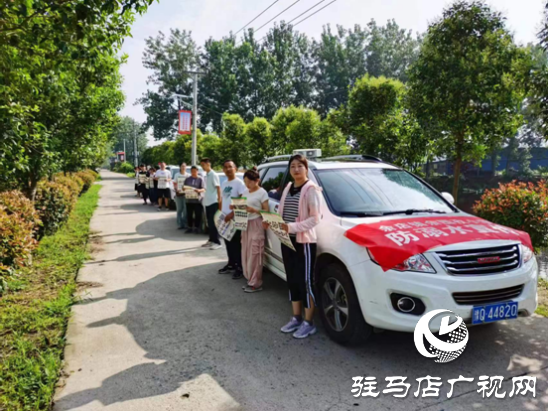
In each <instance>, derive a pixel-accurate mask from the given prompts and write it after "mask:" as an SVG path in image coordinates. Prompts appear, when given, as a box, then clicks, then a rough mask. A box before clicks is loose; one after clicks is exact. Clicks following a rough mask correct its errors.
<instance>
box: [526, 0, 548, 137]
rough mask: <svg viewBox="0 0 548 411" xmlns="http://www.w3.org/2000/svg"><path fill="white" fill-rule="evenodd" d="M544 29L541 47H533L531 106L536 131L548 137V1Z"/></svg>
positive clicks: (539, 37) (539, 36)
mask: <svg viewBox="0 0 548 411" xmlns="http://www.w3.org/2000/svg"><path fill="white" fill-rule="evenodd" d="M543 17H544V18H543V22H542V29H541V31H540V32H539V34H538V39H539V47H535V48H534V49H533V60H534V65H533V71H532V74H531V86H532V90H531V100H530V103H531V107H532V112H534V113H535V115H534V118H535V121H534V123H535V128H536V131H537V132H538V133H539V134H540V135H542V136H543V137H544V138H545V139H548V56H547V51H548V2H546V6H545V9H544V16H543Z"/></svg>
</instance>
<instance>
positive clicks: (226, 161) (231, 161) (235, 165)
mask: <svg viewBox="0 0 548 411" xmlns="http://www.w3.org/2000/svg"><path fill="white" fill-rule="evenodd" d="M226 163H233V164H234V167H236V168H238V165H237V164H236V162H235V161H233V160H225V161H224V162H223V167H224V166H225V164H226Z"/></svg>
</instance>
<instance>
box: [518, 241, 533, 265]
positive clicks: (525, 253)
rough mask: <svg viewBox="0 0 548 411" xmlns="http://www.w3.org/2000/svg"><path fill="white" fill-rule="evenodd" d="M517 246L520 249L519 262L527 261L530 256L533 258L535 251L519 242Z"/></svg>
mask: <svg viewBox="0 0 548 411" xmlns="http://www.w3.org/2000/svg"><path fill="white" fill-rule="evenodd" d="M519 248H520V251H521V262H522V264H525V263H526V262H528V261H529V260H530V259H531V258H533V257H534V256H535V253H534V252H533V250H531V249H530V248H529V247H527V246H526V245H523V244H520V247H519Z"/></svg>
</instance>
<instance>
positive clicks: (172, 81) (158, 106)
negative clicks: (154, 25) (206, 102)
mask: <svg viewBox="0 0 548 411" xmlns="http://www.w3.org/2000/svg"><path fill="white" fill-rule="evenodd" d="M145 42H146V48H145V52H144V54H143V65H144V66H145V67H146V68H147V69H149V70H151V71H152V74H151V75H150V76H149V78H148V80H147V84H149V85H152V86H154V87H155V88H156V89H157V90H155V91H152V90H148V91H147V92H146V93H145V94H144V95H143V97H142V98H141V99H139V102H140V103H141V104H142V105H143V109H144V111H145V113H146V114H147V121H146V122H145V124H144V127H145V128H146V129H149V128H152V135H153V137H154V139H156V140H162V139H167V140H173V139H174V138H175V136H176V132H177V121H178V111H179V110H182V109H183V108H187V107H188V106H187V107H185V106H184V104H183V102H182V101H181V100H179V99H178V98H177V97H176V96H175V94H179V95H184V96H190V95H192V81H191V76H190V74H188V72H187V71H189V70H195V69H197V68H198V66H199V49H198V47H197V46H196V43H195V42H194V40H192V33H191V32H188V31H186V30H182V31H181V30H173V29H172V30H170V35H169V37H166V35H165V34H164V33H162V32H160V33H159V34H158V36H156V37H149V38H147V39H146V41H145ZM183 101H187V103H189V104H190V101H189V100H183Z"/></svg>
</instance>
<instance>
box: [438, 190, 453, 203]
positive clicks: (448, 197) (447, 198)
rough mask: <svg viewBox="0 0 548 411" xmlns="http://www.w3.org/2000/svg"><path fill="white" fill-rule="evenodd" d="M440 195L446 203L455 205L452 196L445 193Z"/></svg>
mask: <svg viewBox="0 0 548 411" xmlns="http://www.w3.org/2000/svg"><path fill="white" fill-rule="evenodd" d="M441 195H442V196H443V198H445V199H446V200H447V201H449V202H450V203H451V204H455V199H454V198H453V196H452V195H451V194H449V193H446V192H445V191H444V192H443V193H441Z"/></svg>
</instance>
